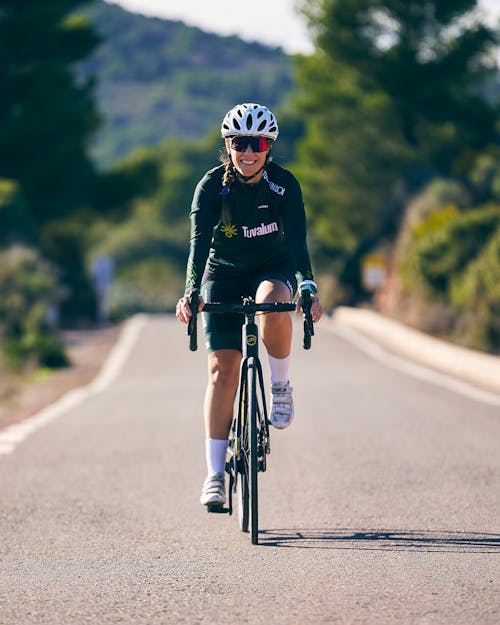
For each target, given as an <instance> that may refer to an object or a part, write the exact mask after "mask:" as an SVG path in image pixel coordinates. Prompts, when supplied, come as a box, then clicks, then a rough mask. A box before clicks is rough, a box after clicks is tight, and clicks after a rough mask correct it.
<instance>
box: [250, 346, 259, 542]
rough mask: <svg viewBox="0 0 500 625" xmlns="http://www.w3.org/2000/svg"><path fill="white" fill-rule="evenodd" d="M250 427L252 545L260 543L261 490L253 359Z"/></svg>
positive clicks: (252, 365)
mask: <svg viewBox="0 0 500 625" xmlns="http://www.w3.org/2000/svg"><path fill="white" fill-rule="evenodd" d="M248 386H249V389H248V390H249V393H248V417H249V418H248V426H249V434H250V462H249V469H250V471H249V473H250V476H249V477H250V480H249V486H250V489H249V490H250V535H251V541H252V545H257V544H258V542H259V488H258V471H259V458H258V453H257V440H258V432H257V428H258V424H257V412H258V404H257V401H258V400H257V371H256V364H255V360H254V359H253V358H252V359H251V362H250V363H249V365H248Z"/></svg>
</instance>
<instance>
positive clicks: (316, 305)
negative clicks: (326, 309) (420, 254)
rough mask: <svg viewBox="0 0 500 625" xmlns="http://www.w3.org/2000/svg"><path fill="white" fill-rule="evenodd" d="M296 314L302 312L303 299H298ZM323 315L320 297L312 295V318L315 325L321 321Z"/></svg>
mask: <svg viewBox="0 0 500 625" xmlns="http://www.w3.org/2000/svg"><path fill="white" fill-rule="evenodd" d="M295 312H297V313H301V312H302V297H301V296H299V297H298V299H297V304H296V307H295ZM322 314H323V308H322V306H321V302H320V301H319V297H318V296H317V295H311V317H312V320H313V321H314V323H316V322H317V321H319V320H320V319H321V315H322Z"/></svg>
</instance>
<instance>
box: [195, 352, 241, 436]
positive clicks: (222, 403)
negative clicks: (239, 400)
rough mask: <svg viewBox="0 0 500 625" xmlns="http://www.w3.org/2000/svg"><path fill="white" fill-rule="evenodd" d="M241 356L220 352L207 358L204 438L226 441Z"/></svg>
mask: <svg viewBox="0 0 500 625" xmlns="http://www.w3.org/2000/svg"><path fill="white" fill-rule="evenodd" d="M240 363H241V352H239V351H237V350H235V349H219V350H216V351H214V352H211V353H210V354H209V355H208V384H207V390H206V393H205V404H204V414H205V435H206V437H207V438H215V439H227V437H228V435H229V430H230V428H231V421H232V419H233V405H234V398H235V396H236V390H237V388H238V382H239V376H240Z"/></svg>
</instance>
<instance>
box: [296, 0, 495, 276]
mask: <svg viewBox="0 0 500 625" xmlns="http://www.w3.org/2000/svg"><path fill="white" fill-rule="evenodd" d="M475 6H476V2H475V0H458V1H456V0H432V1H431V0H429V1H426V2H421V1H420V0H407V1H405V2H401V0H307V1H306V2H305V3H304V10H305V12H306V14H307V15H308V17H309V20H310V24H311V29H312V32H313V34H314V35H315V40H316V46H317V51H316V53H315V54H313V55H312V56H311V57H308V58H301V59H299V63H298V83H299V98H298V105H299V107H300V108H301V110H302V111H303V113H304V115H305V116H306V120H307V121H306V126H307V129H306V138H305V140H304V141H303V143H302V145H301V150H300V153H299V158H298V163H297V168H298V171H299V173H300V177H301V180H302V181H303V185H304V190H305V196H306V200H307V204H308V206H309V209H310V212H311V218H312V220H313V221H314V228H313V232H314V235H315V237H316V238H317V240H318V243H319V245H320V247H321V250H322V251H323V253H324V254H323V256H326V257H329V258H330V259H331V258H338V259H340V260H341V262H340V263H339V264H340V268H339V270H340V269H342V268H344V270H345V267H346V266H348V265H349V262H348V257H349V255H351V257H352V256H354V257H357V258H359V250H360V249H361V248H363V246H365V247H366V245H367V244H369V245H373V244H374V243H375V242H376V241H377V240H380V239H381V238H382V237H393V236H394V234H395V231H396V227H397V223H398V220H399V218H400V214H401V212H402V210H403V208H404V205H405V202H406V200H407V199H408V196H409V194H410V193H412V192H413V191H414V190H415V188H418V185H419V184H420V183H421V181H425V179H426V178H427V176H428V175H431V174H433V175H435V174H441V175H450V174H455V175H459V174H464V173H465V172H466V171H467V169H468V167H469V166H470V165H471V163H472V162H473V161H474V160H475V159H476V157H477V155H478V154H479V153H480V152H482V151H485V150H487V149H489V145H490V144H493V143H494V141H495V137H497V136H498V134H497V131H496V126H495V124H496V123H497V120H498V112H499V109H498V105H497V104H495V103H493V102H491V101H488V100H487V99H486V98H485V97H483V96H482V95H481V89H480V88H481V85H482V83H483V82H484V81H485V80H486V78H487V77H488V75H489V74H490V73H491V72H494V71H495V70H496V68H495V65H494V61H493V51H494V46H495V41H496V40H495V33H494V32H493V31H492V30H490V29H488V28H487V27H486V26H484V25H483V24H481V23H479V22H478V21H477V19H475V17H474V13H473V9H474V8H475ZM367 241H368V243H367ZM346 259H347V264H346ZM344 277H345V279H346V280H348V281H352V280H355V277H353V276H352V274H350V273H346V274H344Z"/></svg>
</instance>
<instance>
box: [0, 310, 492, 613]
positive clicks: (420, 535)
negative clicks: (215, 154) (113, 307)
mask: <svg viewBox="0 0 500 625" xmlns="http://www.w3.org/2000/svg"><path fill="white" fill-rule="evenodd" d="M299 332H300V329H299V328H298V332H297V336H296V341H295V342H296V344H295V348H294V360H293V364H292V370H291V377H292V383H293V385H294V388H295V393H294V395H295V404H296V418H295V421H294V423H293V425H292V426H291V427H290V429H289V430H286V431H280V432H278V431H274V430H273V432H272V440H271V445H272V453H271V456H270V462H269V471H268V472H267V473H266V474H265V475H263V476H262V479H261V497H260V501H261V528H262V531H261V534H260V541H261V544H260V545H258V546H252V545H251V544H250V540H249V537H248V535H247V534H243V533H242V532H240V530H239V529H238V526H237V521H236V518H234V517H233V518H230V517H229V516H228V515H215V514H211V515H209V514H207V512H206V511H205V510H204V508H203V507H202V506H201V505H200V504H199V503H198V497H199V491H200V486H201V483H202V481H203V478H204V458H203V454H204V451H203V430H202V419H201V404H202V398H203V391H204V383H205V358H206V355H205V352H204V350H203V349H200V350H199V351H198V352H197V353H190V352H189V351H188V349H187V341H186V337H185V336H184V333H183V328H182V327H181V326H180V324H178V322H177V321H175V320H174V319H173V318H169V317H156V318H151V319H148V320H146V321H145V322H144V323H143V324H142V326H141V327H140V328H139V329H138V331H137V332H136V335H135V339H136V340H135V341H129V343H128V348H129V349H128V352H127V350H125V351H124V352H122V356H124V355H125V356H127V358H126V362H125V364H124V366H123V367H122V368H121V370H120V374H119V375H118V376H115V377H114V378H113V376H112V375H111V376H108V378H107V379H106V380H101V382H102V383H101V384H100V385H99V386H97V387H95V388H94V389H93V391H92V392H91V393H88V396H85V395H84V396H80V397H79V398H77V399H76V400H75V401H74V402H72V403H71V402H70V403H69V404H67V407H66V409H63V410H61V411H60V412H59V413H58V415H57V418H47V419H45V422H44V423H41V422H38V427H37V428H35V427H33V428H31V430H29V431H26V432H25V435H22V436H21V435H17V434H16V433H15V432H13V433H11V442H12V441H13V443H12V445H11V447H10V448H9V446H8V444H9V443H8V440H7V442H6V441H5V437H4V441H3V443H2V442H1V441H0V452H1V450H2V449H3V455H2V454H1V453H0V623H1V624H2V625H31V624H37V625H41V624H50V625H63V624H64V625H80V624H82V625H83V624H92V625H106V624H111V623H113V624H115V623H123V624H126V625H142V624H147V625H157V624H162V625H163V624H165V625H168V624H176V625H180V624H188V625H201V624H210V625H225V624H231V625H234V624H247V623H248V624H252V625H253V624H255V625H260V624H266V625H303V624H306V623H307V624H309V623H313V624H326V623H335V624H337V623H338V624H351V623H352V624H356V625H358V624H367V625H385V624H397V625H406V624H419V625H424V624H425V625H427V624H432V625H434V624H435V625H440V624H449V625H462V624H463V625H474V624H477V625H490V624H491V625H498V623H500V593H499V590H500V588H499V586H500V584H499V579H500V527H499V525H500V524H499V517H500V515H499V512H500V505H499V503H500V501H499V500H500V407H499V405H494V403H490V404H488V403H486V402H482V401H478V400H477V399H472V398H470V397H467V395H466V394H465V395H464V394H461V393H457V392H454V391H452V390H449V389H446V388H443V387H442V386H440V385H437V384H434V383H433V382H431V381H425V380H423V379H416V378H415V377H413V376H412V375H409V374H408V373H407V372H403V371H399V370H398V368H397V366H394V364H393V365H392V366H386V365H385V364H384V362H383V361H381V360H380V359H378V360H377V359H375V358H372V357H371V356H369V355H367V354H366V353H365V352H364V351H363V350H361V349H359V347H358V346H356V345H353V344H352V343H351V342H350V341H349V340H347V339H346V338H345V337H344V336H343V335H342V334H339V333H337V332H336V331H335V330H334V329H332V328H330V327H328V323H327V322H321V323H320V326H319V328H318V332H317V336H316V337H315V340H314V343H313V348H312V350H311V351H310V352H305V351H304V350H302V348H301V347H300V344H299V336H298V334H299ZM41 425H43V427H42V426H41ZM16 437H17V438H16ZM2 445H3V447H2Z"/></svg>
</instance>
